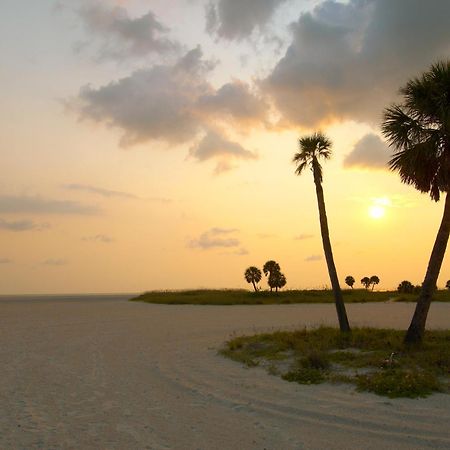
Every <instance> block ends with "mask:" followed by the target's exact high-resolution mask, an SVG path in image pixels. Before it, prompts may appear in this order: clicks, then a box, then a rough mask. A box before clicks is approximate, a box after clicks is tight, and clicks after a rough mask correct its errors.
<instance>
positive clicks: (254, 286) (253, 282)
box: [252, 280, 258, 292]
mask: <svg viewBox="0 0 450 450" xmlns="http://www.w3.org/2000/svg"><path fill="white" fill-rule="evenodd" d="M252 284H253V289H254V290H255V292H256V291H257V290H258V289H256V284H255V281H254V280H252Z"/></svg>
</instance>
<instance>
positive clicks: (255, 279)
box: [244, 266, 262, 292]
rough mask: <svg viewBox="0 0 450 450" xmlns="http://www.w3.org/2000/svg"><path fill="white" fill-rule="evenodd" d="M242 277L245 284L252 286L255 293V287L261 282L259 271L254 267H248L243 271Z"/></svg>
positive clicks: (256, 288)
mask: <svg viewBox="0 0 450 450" xmlns="http://www.w3.org/2000/svg"><path fill="white" fill-rule="evenodd" d="M244 277H245V280H246V281H247V283H252V284H253V288H254V289H255V292H256V291H257V290H258V287H257V286H256V285H257V284H258V283H259V282H260V281H261V278H262V274H261V271H260V270H259V269H258V268H257V267H255V266H250V267H249V268H248V269H247V270H246V271H245V273H244Z"/></svg>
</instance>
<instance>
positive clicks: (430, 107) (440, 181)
mask: <svg viewBox="0 0 450 450" xmlns="http://www.w3.org/2000/svg"><path fill="white" fill-rule="evenodd" d="M400 93H401V94H402V95H403V98H404V103H403V104H401V105H393V106H391V107H390V108H387V109H386V110H385V111H384V119H383V124H382V131H383V134H384V136H385V137H386V138H387V140H388V142H389V145H390V146H391V147H392V148H393V149H394V155H393V157H392V158H391V160H390V161H389V167H390V169H391V170H393V171H397V172H398V173H399V175H400V179H401V181H402V182H403V183H406V184H411V185H413V186H414V187H415V188H416V189H417V190H419V191H420V192H425V193H428V194H429V195H430V197H431V199H432V200H434V201H436V202H437V201H439V199H440V196H441V193H445V204H444V213H443V216H442V221H441V225H440V227H439V231H438V233H437V236H436V240H435V243H434V246H433V250H432V252H431V256H430V260H429V262H428V268H427V271H426V274H425V278H424V281H423V284H422V290H421V292H420V295H419V298H418V300H417V304H416V309H415V311H414V315H413V318H412V320H411V324H410V325H409V328H408V331H407V333H406V336H405V343H408V344H412V343H417V342H421V341H422V339H423V334H424V331H425V323H426V320H427V316H428V311H429V309H430V304H431V300H432V296H433V292H434V291H435V289H436V283H437V279H438V276H439V272H440V270H441V266H442V261H443V259H444V255H445V250H446V248H447V243H448V239H449V235H450V196H449V195H448V192H449V190H450V61H446V62H439V63H437V64H434V65H433V66H431V68H430V69H429V70H428V71H427V72H425V73H424V74H422V75H421V76H420V77H418V78H414V79H412V80H410V81H408V83H407V84H406V85H405V86H404V87H403V88H401V89H400Z"/></svg>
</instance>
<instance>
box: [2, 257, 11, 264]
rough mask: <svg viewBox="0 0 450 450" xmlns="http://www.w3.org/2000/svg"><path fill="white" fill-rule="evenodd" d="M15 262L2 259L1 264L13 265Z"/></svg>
mask: <svg viewBox="0 0 450 450" xmlns="http://www.w3.org/2000/svg"><path fill="white" fill-rule="evenodd" d="M12 263H13V260H12V259H9V258H0V264H12Z"/></svg>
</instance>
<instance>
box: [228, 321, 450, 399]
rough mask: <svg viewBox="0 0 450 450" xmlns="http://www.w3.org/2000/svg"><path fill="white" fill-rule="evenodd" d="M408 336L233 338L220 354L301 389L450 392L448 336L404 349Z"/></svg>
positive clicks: (430, 335) (379, 332)
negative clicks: (336, 386)
mask: <svg viewBox="0 0 450 450" xmlns="http://www.w3.org/2000/svg"><path fill="white" fill-rule="evenodd" d="M403 337H404V331H400V330H390V329H374V328H357V329H354V330H352V332H351V333H348V334H343V333H341V332H340V331H339V330H338V329H335V328H330V327H321V328H316V329H312V330H306V329H303V330H296V331H290V332H285V331H277V332H275V333H263V334H258V335H254V336H240V337H235V338H233V339H231V340H229V341H228V342H226V344H225V345H224V347H223V348H222V349H221V350H220V353H221V354H222V355H224V356H226V357H229V358H231V359H233V360H235V361H238V362H241V363H244V364H245V365H247V366H248V367H254V366H258V365H259V366H262V367H266V368H267V369H268V370H269V372H270V373H271V374H273V375H279V376H281V377H282V378H283V379H285V380H287V381H291V382H297V383H301V384H317V383H322V382H327V381H328V382H346V383H353V384H354V385H355V386H356V388H357V389H358V390H362V391H369V392H374V393H376V394H378V395H384V396H387V397H410V398H417V397H426V396H427V395H430V394H431V393H433V392H447V393H450V331H448V330H445V331H427V332H426V334H425V340H424V343H423V344H422V345H421V346H416V347H405V346H404V345H403Z"/></svg>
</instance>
